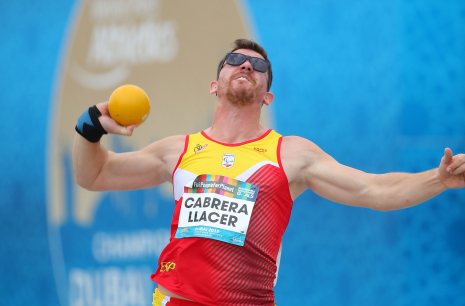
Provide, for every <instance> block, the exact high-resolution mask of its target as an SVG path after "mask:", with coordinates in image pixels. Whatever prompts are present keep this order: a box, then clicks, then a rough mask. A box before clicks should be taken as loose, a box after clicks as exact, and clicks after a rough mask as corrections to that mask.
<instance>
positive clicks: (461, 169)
mask: <svg viewBox="0 0 465 306" xmlns="http://www.w3.org/2000/svg"><path fill="white" fill-rule="evenodd" d="M281 160H282V164H283V168H284V171H285V172H286V175H287V177H288V180H289V188H290V190H291V195H292V197H293V199H295V198H297V197H298V196H299V195H300V194H301V193H302V192H303V191H304V190H305V189H307V188H310V189H311V190H313V191H314V192H315V193H317V194H319V195H320V196H322V197H325V198H327V199H329V200H331V201H334V202H338V203H341V204H346V205H352V206H361V207H369V208H372V209H376V210H382V211H389V210H395V209H402V208H407V207H410V206H414V205H417V204H420V203H422V202H424V201H426V200H429V199H431V198H433V197H435V196H437V195H438V194H440V193H441V192H443V191H445V190H446V189H448V188H463V187H465V154H458V155H455V156H453V155H452V151H451V150H450V149H449V148H446V149H445V151H444V156H443V157H442V159H441V162H440V164H439V167H438V168H435V169H431V170H428V171H425V172H421V173H398V172H393V173H386V174H370V173H365V172H363V171H360V170H357V169H354V168H351V167H347V166H344V165H342V164H340V163H338V162H337V161H336V160H335V159H334V158H332V157H331V156H329V155H328V154H326V153H325V152H324V151H323V150H321V149H320V148H319V147H318V146H317V145H315V144H314V143H312V142H311V141H309V140H306V139H304V138H301V137H296V136H290V137H284V139H283V141H282V145H281Z"/></svg>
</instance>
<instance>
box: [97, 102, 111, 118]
mask: <svg viewBox="0 0 465 306" xmlns="http://www.w3.org/2000/svg"><path fill="white" fill-rule="evenodd" d="M95 106H97V108H98V110H99V111H100V112H101V113H102V116H109V115H110V112H109V111H108V102H102V103H98V104H97V105H95Z"/></svg>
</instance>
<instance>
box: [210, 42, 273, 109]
mask: <svg viewBox="0 0 465 306" xmlns="http://www.w3.org/2000/svg"><path fill="white" fill-rule="evenodd" d="M234 53H241V54H244V55H249V56H252V57H258V58H261V59H264V58H263V56H261V55H260V53H257V52H255V51H253V50H248V49H238V50H236V51H234ZM267 82H268V74H267V72H264V73H263V72H258V71H256V70H254V69H253V67H252V65H251V64H250V61H249V59H247V60H246V61H245V62H244V63H242V64H241V65H239V66H232V65H229V64H227V63H226V62H225V64H224V66H223V69H222V70H221V72H220V75H219V78H218V81H217V93H218V97H220V98H221V97H226V98H227V99H228V101H229V102H231V103H233V104H236V105H241V106H245V105H249V104H252V103H253V102H254V101H255V100H257V98H261V97H262V96H264V95H265V94H266V92H267V91H266V88H267Z"/></svg>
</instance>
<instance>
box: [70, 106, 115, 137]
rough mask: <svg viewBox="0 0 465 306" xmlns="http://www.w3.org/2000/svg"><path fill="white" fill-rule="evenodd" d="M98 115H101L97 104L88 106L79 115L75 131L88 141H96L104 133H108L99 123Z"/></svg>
mask: <svg viewBox="0 0 465 306" xmlns="http://www.w3.org/2000/svg"><path fill="white" fill-rule="evenodd" d="M100 116H102V113H100V111H99V110H98V108H97V106H95V105H94V106H92V107H89V109H88V110H86V111H85V112H84V113H83V114H82V115H81V117H79V119H78V122H77V125H76V127H75V130H76V132H78V133H79V135H81V136H82V137H84V138H85V139H87V140H88V141H90V142H98V141H99V140H100V138H102V136H103V135H104V134H108V133H107V131H105V130H104V129H103V127H102V125H101V124H100V120H98V117H100Z"/></svg>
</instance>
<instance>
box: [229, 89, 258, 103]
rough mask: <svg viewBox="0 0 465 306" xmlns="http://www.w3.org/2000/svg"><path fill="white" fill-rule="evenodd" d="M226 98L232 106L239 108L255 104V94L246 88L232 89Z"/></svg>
mask: <svg viewBox="0 0 465 306" xmlns="http://www.w3.org/2000/svg"><path fill="white" fill-rule="evenodd" d="M226 97H227V98H228V101H229V102H231V104H234V105H238V106H247V105H251V104H253V102H254V98H255V92H254V91H253V90H251V89H246V88H231V87H229V88H228V90H227V91H226Z"/></svg>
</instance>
